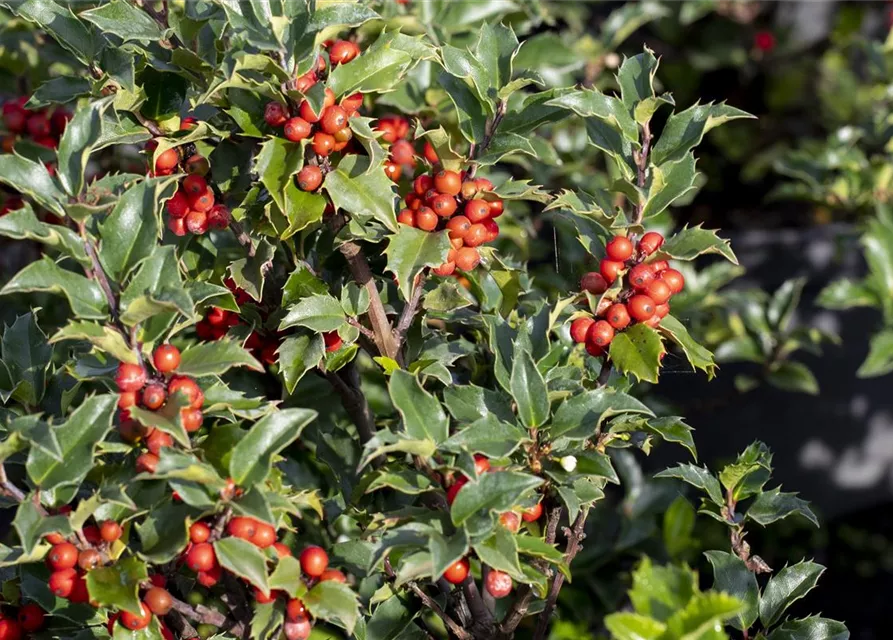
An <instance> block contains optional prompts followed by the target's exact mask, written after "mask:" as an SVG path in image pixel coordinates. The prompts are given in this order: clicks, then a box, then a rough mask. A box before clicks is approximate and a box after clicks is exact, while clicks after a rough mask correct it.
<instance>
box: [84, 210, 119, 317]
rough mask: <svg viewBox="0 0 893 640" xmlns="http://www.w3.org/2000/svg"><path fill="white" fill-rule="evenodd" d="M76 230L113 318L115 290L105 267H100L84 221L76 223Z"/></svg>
mask: <svg viewBox="0 0 893 640" xmlns="http://www.w3.org/2000/svg"><path fill="white" fill-rule="evenodd" d="M78 231H80V234H81V238H82V239H83V241H84V249H85V250H86V251H87V256H88V257H89V258H90V263H91V264H92V265H93V269H92V272H93V279H94V280H96V281H97V282H98V283H99V286H100V288H102V292H103V293H104V294H105V298H106V301H107V302H108V305H109V311H110V312H111V314H112V317H113V318H117V316H118V300H117V298H116V297H115V292H114V291H113V290H112V285H111V283H109V279H108V276H106V275H105V269H103V268H102V263H101V262H100V261H99V256H98V255H97V254H96V245H95V244H94V243H93V240H91V239H90V237H89V236H87V228H86V227H85V226H84V223H83V222H81V223H79V224H78Z"/></svg>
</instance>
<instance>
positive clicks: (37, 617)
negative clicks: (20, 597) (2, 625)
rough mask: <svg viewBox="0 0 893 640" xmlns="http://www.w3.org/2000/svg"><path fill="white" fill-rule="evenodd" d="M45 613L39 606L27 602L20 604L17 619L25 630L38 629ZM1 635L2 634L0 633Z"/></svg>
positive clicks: (41, 624) (41, 625)
mask: <svg viewBox="0 0 893 640" xmlns="http://www.w3.org/2000/svg"><path fill="white" fill-rule="evenodd" d="M45 616H46V613H45V612H44V610H43V609H41V608H40V606H38V605H36V604H34V603H33V602H29V603H27V604H24V605H22V607H21V608H20V609H19V614H18V619H19V625H21V627H22V629H23V630H24V631H26V632H29V633H30V632H31V631H38V630H40V629H41V628H42V627H43V623H44V617H45ZM0 637H2V635H0Z"/></svg>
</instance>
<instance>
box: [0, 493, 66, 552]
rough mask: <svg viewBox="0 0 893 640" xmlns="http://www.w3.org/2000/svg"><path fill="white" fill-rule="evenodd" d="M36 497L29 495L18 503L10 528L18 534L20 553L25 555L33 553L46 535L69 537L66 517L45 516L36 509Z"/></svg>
mask: <svg viewBox="0 0 893 640" xmlns="http://www.w3.org/2000/svg"><path fill="white" fill-rule="evenodd" d="M36 498H37V496H35V495H29V496H26V497H25V499H24V500H23V501H22V502H21V503H19V506H18V508H17V509H16V515H15V519H14V520H13V521H12V526H13V527H14V528H15V530H16V533H18V534H19V542H20V543H21V545H22V551H23V552H24V553H25V554H26V555H30V554H31V553H33V552H34V549H35V548H36V547H37V545H38V544H39V543H40V542H41V540H42V539H43V537H44V536H45V535H47V534H48V533H60V534H61V535H63V536H68V535H71V533H72V530H71V525H70V524H69V522H68V516H46V515H45V514H44V513H42V512H41V511H40V510H38V508H37V503H36V502H35V499H36Z"/></svg>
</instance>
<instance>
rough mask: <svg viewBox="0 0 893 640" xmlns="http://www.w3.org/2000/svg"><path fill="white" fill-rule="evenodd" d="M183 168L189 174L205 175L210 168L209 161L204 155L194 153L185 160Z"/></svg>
mask: <svg viewBox="0 0 893 640" xmlns="http://www.w3.org/2000/svg"><path fill="white" fill-rule="evenodd" d="M183 168H184V169H185V170H186V173H188V174H190V175H197V176H206V175H208V172H209V171H210V170H211V163H210V162H208V159H207V158H206V157H204V156H200V155H198V154H195V155H193V156H190V157H189V158H188V159H187V160H186V162H185V163H184V165H183Z"/></svg>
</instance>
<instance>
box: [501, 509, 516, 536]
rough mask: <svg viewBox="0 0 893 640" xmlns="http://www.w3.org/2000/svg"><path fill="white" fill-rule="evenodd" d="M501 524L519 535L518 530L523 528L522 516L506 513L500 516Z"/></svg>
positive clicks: (510, 512) (512, 512)
mask: <svg viewBox="0 0 893 640" xmlns="http://www.w3.org/2000/svg"><path fill="white" fill-rule="evenodd" d="M499 524H501V525H502V526H503V527H505V528H506V529H508V530H509V531H511V532H512V533H518V529H520V528H521V516H519V515H518V514H517V513H515V512H514V511H506V512H505V513H502V514H500V515H499Z"/></svg>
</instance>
